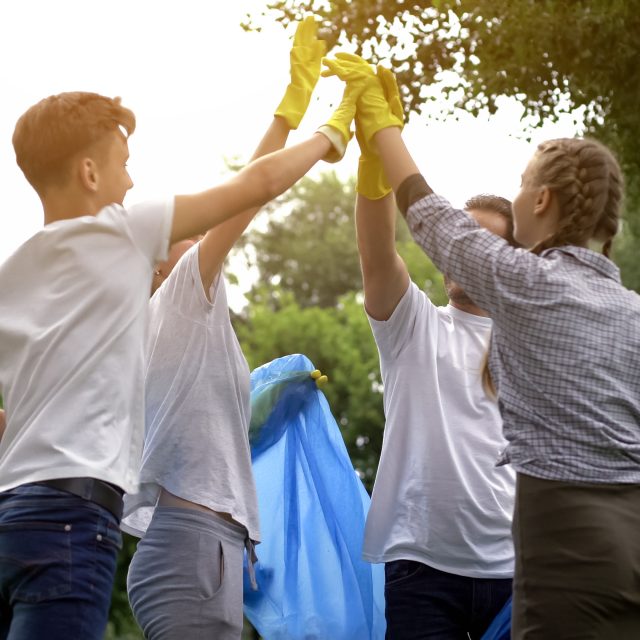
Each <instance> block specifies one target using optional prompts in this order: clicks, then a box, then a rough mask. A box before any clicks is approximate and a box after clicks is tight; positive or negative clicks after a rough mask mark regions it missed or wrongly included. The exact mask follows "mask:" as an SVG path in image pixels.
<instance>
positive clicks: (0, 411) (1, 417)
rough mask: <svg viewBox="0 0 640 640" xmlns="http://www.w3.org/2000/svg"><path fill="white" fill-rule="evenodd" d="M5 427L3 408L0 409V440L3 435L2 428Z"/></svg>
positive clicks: (5, 419) (5, 418)
mask: <svg viewBox="0 0 640 640" xmlns="http://www.w3.org/2000/svg"><path fill="white" fill-rule="evenodd" d="M6 428H7V417H6V416H5V413H4V409H0V440H2V436H3V435H4V430H5V429H6Z"/></svg>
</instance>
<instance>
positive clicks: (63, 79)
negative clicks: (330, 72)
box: [0, 0, 575, 288]
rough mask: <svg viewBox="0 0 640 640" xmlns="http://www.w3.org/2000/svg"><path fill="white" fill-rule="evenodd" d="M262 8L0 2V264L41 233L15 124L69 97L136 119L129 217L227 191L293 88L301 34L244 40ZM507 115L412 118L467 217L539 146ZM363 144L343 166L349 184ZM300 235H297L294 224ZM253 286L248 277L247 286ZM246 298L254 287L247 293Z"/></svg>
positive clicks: (84, 0) (428, 159) (409, 133)
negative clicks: (181, 198)
mask: <svg viewBox="0 0 640 640" xmlns="http://www.w3.org/2000/svg"><path fill="white" fill-rule="evenodd" d="M266 4H267V3H266V1H259V0H173V1H168V0H103V1H101V2H96V1H95V0H94V1H92V0H55V1H52V0H3V1H2V2H0V60H1V61H2V62H1V63H0V87H1V92H2V99H1V100H0V189H1V192H2V196H3V200H4V204H3V207H2V219H1V221H0V261H2V260H4V259H5V258H6V257H8V255H10V253H11V252H13V251H14V250H15V249H16V248H17V247H18V246H19V245H20V244H21V243H22V242H23V241H25V240H26V239H27V238H28V237H30V236H31V235H32V234H33V233H35V232H36V231H37V230H38V229H39V227H40V226H41V225H42V211H41V208H40V202H39V200H38V198H37V196H36V195H35V192H33V190H32V189H31V187H30V186H29V185H28V183H27V182H26V180H25V179H24V177H23V175H22V173H21V172H20V170H19V169H18V168H17V166H16V164H15V156H14V153H13V147H12V145H11V136H12V134H13V128H14V126H15V122H16V120H17V119H18V118H19V117H20V115H21V114H22V113H23V112H24V111H25V110H26V109H27V108H28V107H30V106H31V105H32V104H34V103H35V102H37V101H38V100H40V99H41V98H43V97H45V96H48V95H51V94H54V93H60V92H62V91H74V90H83V91H95V92H97V93H102V94H104V95H109V96H116V95H118V96H121V97H122V101H123V104H124V105H125V106H127V107H129V108H131V109H133V111H134V112H135V114H136V119H137V128H136V132H135V134H134V135H133V136H132V138H131V139H130V142H129V147H130V152H131V159H130V162H129V169H130V173H131V176H132V178H133V181H134V184H135V186H134V188H133V189H132V190H131V191H130V192H129V194H128V195H127V198H126V200H125V204H126V203H133V202H137V201H140V200H144V199H147V198H155V197H158V196H163V195H173V194H176V193H189V192H192V191H197V190H201V189H204V188H207V187H209V186H212V185H213V184H215V183H216V182H219V181H221V180H222V179H224V176H225V173H226V167H225V163H224V159H225V158H230V159H240V160H246V159H248V158H249V156H250V155H251V153H252V152H253V149H254V147H255V146H256V144H257V142H258V141H259V139H260V137H261V136H262V134H263V132H264V130H265V129H266V127H267V126H268V124H269V122H270V120H271V116H272V113H273V110H274V109H275V107H276V106H277V104H278V102H279V100H280V98H281V95H282V93H283V91H284V88H285V86H286V84H287V82H288V74H289V48H290V44H291V39H290V38H291V35H292V33H293V30H292V29H291V28H290V29H288V30H287V31H284V30H283V29H282V27H281V26H280V25H279V24H268V23H264V22H262V24H263V25H264V27H263V30H262V31H261V32H259V33H255V32H253V33H245V32H244V31H243V30H242V29H241V28H240V26H239V25H240V22H241V21H242V20H243V18H244V17H245V15H246V13H247V12H252V13H254V14H255V13H257V12H259V11H260V10H261V9H262V8H264V7H265V6H266ZM341 92H342V87H341V85H340V83H339V82H338V81H337V80H335V79H333V78H329V79H321V81H320V83H319V84H318V87H317V89H316V94H315V97H314V100H313V102H312V105H311V107H310V109H309V111H308V112H307V115H306V117H305V119H304V120H303V123H302V125H301V126H300V128H299V129H298V130H297V131H295V132H293V133H292V134H291V136H290V138H289V141H290V142H296V141H299V140H302V139H304V138H305V137H307V136H308V135H310V134H311V133H312V132H313V131H314V130H315V128H316V127H317V126H319V125H320V124H322V123H323V121H324V120H326V119H327V117H328V116H329V115H330V113H331V110H332V106H335V105H336V104H337V102H338V100H339V96H340V95H341ZM519 117H520V110H519V109H518V107H517V106H516V105H515V104H514V103H513V102H510V101H506V100H505V104H504V106H503V107H501V109H500V110H499V112H498V114H496V116H494V117H493V118H482V119H473V118H471V117H470V116H466V115H465V116H464V117H463V118H462V119H461V120H460V121H455V120H454V119H453V118H451V119H449V120H448V121H447V122H436V121H434V120H433V119H429V118H427V117H426V116H421V117H417V116H412V119H411V121H410V122H409V124H408V125H407V126H406V127H405V136H404V137H405V140H406V141H407V144H408V146H409V148H410V150H411V152H412V154H413V155H414V157H415V159H416V161H417V163H418V166H419V167H420V168H421V170H422V172H423V174H424V175H425V177H426V178H427V180H428V181H429V183H430V184H431V185H432V187H433V188H434V189H435V190H436V191H438V192H439V193H441V194H442V195H444V196H446V197H448V198H449V199H450V200H451V201H452V202H453V203H454V204H456V205H459V206H461V205H462V204H463V203H464V201H465V200H466V198H468V197H469V196H471V195H474V194H476V193H481V192H484V193H496V194H498V195H503V196H505V197H507V198H512V197H513V196H514V195H515V194H516V193H517V189H518V186H519V182H520V173H521V172H522V170H523V169H524V166H525V165H526V162H527V160H528V158H529V157H530V155H531V153H532V150H533V146H532V143H529V142H526V141H525V140H524V139H523V138H522V136H521V135H520V134H521V129H522V127H521V124H520V122H519ZM574 134H575V128H574V125H573V124H572V121H571V119H570V118H568V117H567V118H566V120H564V121H562V122H561V123H559V124H555V125H548V126H545V127H543V128H541V129H539V130H536V131H535V132H534V133H533V142H536V141H539V140H543V139H546V138H550V137H557V136H564V135H568V136H572V135H574ZM357 157H358V149H357V144H356V143H355V140H354V141H353V143H352V144H351V146H350V148H349V150H348V152H347V155H346V156H345V158H344V159H343V160H342V162H341V163H339V164H337V165H327V164H324V163H322V164H320V165H318V167H317V168H316V169H315V170H314V171H315V172H317V171H321V170H327V169H332V168H335V169H336V170H337V171H338V172H339V173H340V174H341V175H344V176H345V177H346V176H348V175H350V174H352V173H355V169H356V164H357ZM292 222H293V221H292ZM247 278H249V275H248V274H247ZM244 284H245V286H244V288H246V287H247V285H248V283H244Z"/></svg>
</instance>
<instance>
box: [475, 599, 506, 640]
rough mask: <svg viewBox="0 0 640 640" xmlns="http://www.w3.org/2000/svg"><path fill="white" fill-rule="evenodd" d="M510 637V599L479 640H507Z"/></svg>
mask: <svg viewBox="0 0 640 640" xmlns="http://www.w3.org/2000/svg"><path fill="white" fill-rule="evenodd" d="M510 637H511V598H509V599H508V600H507V602H506V604H505V605H504V607H502V609H501V610H500V613H499V614H498V615H497V616H496V617H495V618H494V619H493V622H492V623H491V624H490V625H489V628H488V629H487V630H486V631H485V632H484V635H483V636H482V638H481V639H480V640H509V638H510Z"/></svg>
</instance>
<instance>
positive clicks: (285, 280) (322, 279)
mask: <svg viewBox="0 0 640 640" xmlns="http://www.w3.org/2000/svg"><path fill="white" fill-rule="evenodd" d="M354 202H355V189H354V181H353V180H349V181H348V182H346V183H344V182H341V181H340V179H339V178H338V176H337V175H336V174H335V172H330V173H325V174H323V175H322V177H321V178H320V179H319V180H317V181H315V180H312V179H310V178H303V179H302V180H301V181H300V182H299V183H298V184H296V185H295V186H294V187H293V188H292V189H290V190H289V191H288V192H287V193H286V194H285V195H284V196H282V197H281V198H279V199H278V200H277V201H276V202H275V203H274V204H271V205H270V206H269V207H267V215H269V216H270V217H269V223H268V227H267V229H266V231H255V230H253V231H250V232H249V233H247V234H245V237H244V239H243V243H242V246H245V247H246V246H247V245H250V246H251V248H252V251H251V252H246V256H247V259H248V262H249V264H251V265H252V266H255V267H257V268H258V271H259V272H260V278H261V281H262V282H279V284H280V285H281V286H282V288H283V289H285V290H287V291H291V292H292V293H293V294H294V296H295V299H296V301H297V302H298V304H300V306H302V307H309V306H320V307H331V306H333V305H335V304H336V301H337V300H338V298H339V297H340V296H341V295H343V294H345V293H347V292H348V291H353V290H355V289H358V288H359V287H360V262H359V259H358V252H357V250H356V248H355V247H356V241H355V226H354V223H353V216H352V212H353V207H354ZM283 212H287V214H286V215H282V213H283ZM268 291H269V290H264V289H263V290H261V291H260V294H261V295H265V294H267V295H271V294H270V293H268ZM254 300H255V297H254ZM256 301H257V300H256Z"/></svg>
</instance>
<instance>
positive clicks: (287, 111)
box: [275, 16, 404, 200]
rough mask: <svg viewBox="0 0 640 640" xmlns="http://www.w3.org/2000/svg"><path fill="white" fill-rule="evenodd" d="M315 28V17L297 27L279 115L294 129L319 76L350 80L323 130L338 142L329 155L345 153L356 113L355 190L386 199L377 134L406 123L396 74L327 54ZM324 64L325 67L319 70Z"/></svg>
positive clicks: (347, 56)
mask: <svg viewBox="0 0 640 640" xmlns="http://www.w3.org/2000/svg"><path fill="white" fill-rule="evenodd" d="M317 30H318V26H317V23H316V21H315V19H314V18H313V17H312V16H309V17H307V18H305V19H304V20H303V21H302V22H300V24H299V25H298V28H297V29H296V33H295V36H294V39H293V46H292V48H291V54H290V66H291V69H290V74H291V82H290V83H289V85H288V86H287V90H286V92H285V95H284V98H283V99H282V101H281V102H280V105H279V106H278V108H277V109H276V112H275V115H276V116H280V117H282V118H284V119H285V120H286V122H287V124H288V126H289V127H290V128H291V129H296V128H297V127H298V125H299V124H300V121H301V120H302V117H303V116H304V114H305V111H306V110H307V107H308V106H309V102H310V101H311V94H312V93H313V90H314V88H315V86H316V84H317V82H318V79H319V78H320V75H322V76H323V77H327V76H333V75H335V76H338V78H340V80H343V81H344V82H346V84H347V86H346V88H345V91H344V95H343V97H342V101H341V103H340V105H339V106H338V108H337V109H336V111H335V112H334V114H333V115H332V116H331V118H330V119H329V121H328V122H327V123H326V124H325V125H324V126H322V127H320V129H319V131H321V132H322V133H324V134H325V135H326V136H327V137H328V138H329V139H330V140H331V142H332V144H333V147H334V151H333V152H331V153H330V154H329V155H328V156H327V157H326V158H325V159H326V160H328V161H329V162H336V161H338V160H340V158H342V156H343V155H344V152H345V150H346V146H347V143H348V142H349V140H350V139H351V135H352V134H351V130H350V128H351V122H352V121H353V120H354V118H355V123H356V139H357V140H358V144H359V145H360V160H359V162H358V181H357V186H356V188H357V191H358V193H360V194H362V195H363V196H365V197H367V198H370V199H371V200H377V199H379V198H383V197H384V196H385V195H387V194H388V193H389V192H390V191H391V187H390V186H389V184H388V182H387V180H386V178H385V174H384V169H383V166H382V161H381V159H380V156H379V155H378V153H377V152H376V150H375V146H374V143H373V136H374V135H375V134H376V133H377V132H378V131H380V130H381V129H385V128H387V127H400V128H402V127H403V125H404V117H403V111H402V104H401V102H400V94H399V92H398V85H397V83H396V79H395V76H394V75H393V73H392V72H391V71H390V70H389V69H386V68H384V67H382V66H380V65H378V67H377V70H376V71H374V70H373V68H372V67H371V65H370V64H368V63H367V62H366V60H364V59H363V58H361V57H360V56H356V55H353V54H350V53H338V54H336V57H335V58H334V59H328V58H324V55H325V53H326V45H325V42H324V41H323V40H319V39H318V35H317ZM322 63H324V64H325V66H326V67H327V69H326V70H324V71H322V72H321V65H322ZM336 132H337V133H338V134H339V135H338V136H336Z"/></svg>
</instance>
